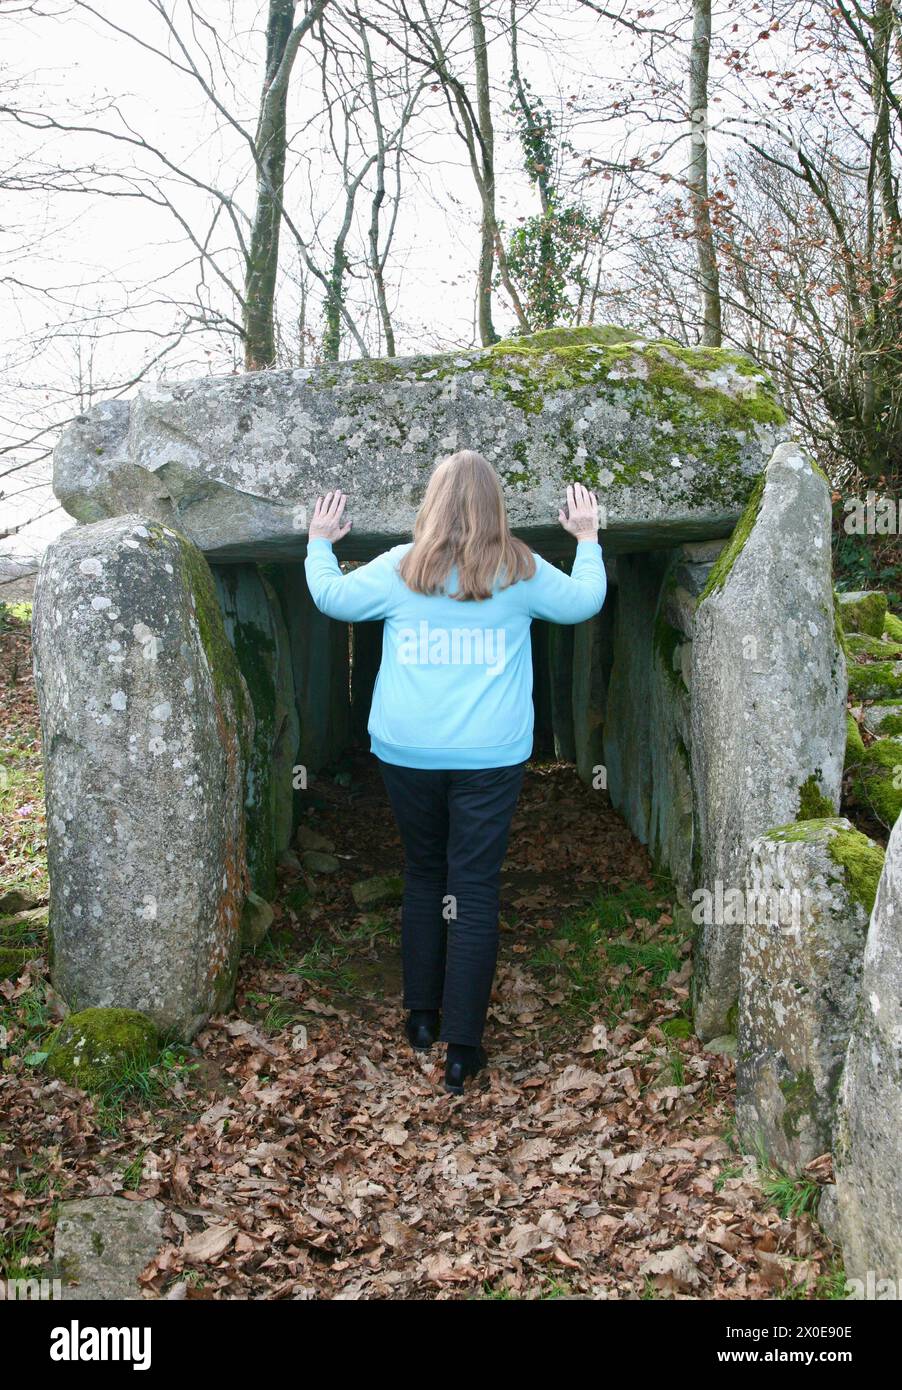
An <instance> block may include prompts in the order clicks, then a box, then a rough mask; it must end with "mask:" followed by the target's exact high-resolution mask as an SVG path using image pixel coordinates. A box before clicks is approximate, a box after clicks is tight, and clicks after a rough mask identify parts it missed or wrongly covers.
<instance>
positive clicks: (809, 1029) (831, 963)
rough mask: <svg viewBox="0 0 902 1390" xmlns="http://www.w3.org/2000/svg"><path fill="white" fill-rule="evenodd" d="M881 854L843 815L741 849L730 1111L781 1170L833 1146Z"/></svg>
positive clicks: (750, 1141) (794, 1169) (753, 1147)
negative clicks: (745, 852) (744, 860)
mask: <svg viewBox="0 0 902 1390" xmlns="http://www.w3.org/2000/svg"><path fill="white" fill-rule="evenodd" d="M882 865H883V850H882V849H880V848H879V846H878V845H876V844H875V843H874V841H873V840H869V839H868V838H867V836H865V835H862V834H861V832H860V831H858V830H855V829H853V827H852V826H851V825H850V823H849V822H848V821H847V820H844V819H842V818H840V817H836V818H833V819H825V820H812V821H798V822H796V823H795V824H792V825H785V826H781V827H780V828H778V829H776V830H771V831H769V832H768V833H767V834H766V835H763V836H760V837H759V838H758V839H756V840H754V841H753V842H752V846H751V849H750V851H749V858H748V866H747V869H746V876H745V885H744V887H745V895H746V900H745V905H744V912H743V913H742V915H741V916H740V922H741V920H742V916H744V917H745V925H744V927H743V928H742V933H741V934H742V950H741V956H740V968H739V1018H738V1029H737V1033H738V1036H737V1056H736V1118H737V1123H738V1128H739V1133H740V1136H741V1137H742V1139H743V1140H744V1141H745V1143H746V1144H747V1146H748V1148H749V1150H750V1151H751V1152H757V1150H758V1146H759V1145H760V1146H761V1147H763V1149H764V1152H765V1153H766V1154H767V1155H768V1157H769V1158H771V1159H772V1160H773V1161H774V1162H775V1163H776V1164H777V1165H778V1166H779V1167H781V1168H783V1169H784V1170H785V1171H787V1172H789V1173H798V1172H799V1171H800V1170H801V1169H802V1168H804V1166H805V1164H806V1163H810V1162H811V1160H812V1159H814V1158H817V1157H818V1155H820V1154H822V1153H827V1152H829V1150H830V1149H831V1148H832V1144H833V1120H834V1111H835V1107H836V1096H837V1089H838V1086H839V1080H840V1073H841V1071H842V1066H843V1061H844V1058H845V1055H846V1048H847V1046H848V1042H849V1035H850V1032H851V1029H852V1020H853V1017H854V1014H855V1010H856V1008H857V1005H858V997H859V990H860V985H861V968H862V958H863V955H864V944H865V937H866V936H867V930H868V921H869V918H870V914H871V908H872V907H873V903H874V893H875V891H876V887H877V880H878V878H879V876H880V870H881V868H882ZM736 929H737V930H738V928H736Z"/></svg>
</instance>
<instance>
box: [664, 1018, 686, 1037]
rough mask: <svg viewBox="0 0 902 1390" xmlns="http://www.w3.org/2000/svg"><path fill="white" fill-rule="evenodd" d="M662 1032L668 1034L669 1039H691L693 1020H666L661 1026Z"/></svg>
mask: <svg viewBox="0 0 902 1390" xmlns="http://www.w3.org/2000/svg"><path fill="white" fill-rule="evenodd" d="M661 1032H662V1033H666V1035H667V1037H668V1038H691V1037H692V1020H691V1019H690V1018H665V1019H664V1022H663V1023H662V1024H661Z"/></svg>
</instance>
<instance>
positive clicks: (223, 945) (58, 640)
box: [33, 516, 253, 1038]
mask: <svg viewBox="0 0 902 1390" xmlns="http://www.w3.org/2000/svg"><path fill="white" fill-rule="evenodd" d="M33 635H34V662H35V678H36V682H37V689H38V696H39V701H40V712H41V728H42V735H43V747H44V765H45V779H46V795H47V846H48V857H49V864H50V893H51V902H50V935H51V942H52V978H53V983H54V986H55V988H56V989H57V991H58V992H59V993H60V994H61V995H62V997H63V999H65V1000H66V1002H67V1003H68V1004H69V1006H70V1007H71V1008H72V1009H73V1010H80V1009H85V1008H89V1007H93V1006H97V1007H105V1008H110V1007H117V1008H128V1009H136V1010H139V1011H141V1012H143V1013H146V1014H148V1015H149V1016H150V1017H151V1018H152V1019H153V1021H154V1022H155V1023H156V1025H157V1026H158V1028H159V1029H160V1030H161V1031H163V1032H173V1033H175V1034H177V1035H179V1036H180V1037H182V1038H190V1037H191V1036H192V1034H193V1033H194V1032H196V1030H197V1028H198V1027H199V1026H200V1025H201V1023H202V1022H203V1021H204V1019H205V1018H207V1016H208V1015H209V1014H210V1013H211V1012H213V1011H214V1010H216V1009H219V1008H221V1007H223V1006H224V1005H225V1004H226V1003H227V1002H228V1001H229V999H230V998H231V993H232V989H233V986H234V976H235V970H236V968H237V956H238V950H239V942H240V920H241V909H242V906H243V904H244V898H245V892H246V887H247V882H246V870H245V844H244V780H245V768H246V760H247V756H248V751H249V746H250V738H251V734H252V730H253V715H252V711H251V707H250V702H249V700H248V696H247V690H246V687H245V685H244V681H243V680H242V677H241V674H240V672H239V670H238V666H237V663H236V661H235V656H234V653H233V651H232V648H231V647H230V645H229V643H228V641H227V639H226V636H225V632H224V628H223V620H222V614H221V612H220V608H219V604H218V602H217V598H216V593H215V589H214V584H213V577H212V575H211V573H210V569H209V567H208V565H207V563H206V561H205V560H204V558H203V556H202V555H201V554H200V552H199V551H198V550H197V549H196V547H195V546H193V545H192V544H191V542H190V541H188V540H186V539H185V537H184V536H181V535H179V534H178V533H177V532H176V531H173V530H172V529H171V528H169V527H166V526H162V525H160V524H159V523H157V522H153V521H150V520H149V519H147V518H145V517H140V516H121V517H116V518H113V519H112V520H109V521H99V522H96V523H94V524H92V525H87V526H79V527H76V528H75V529H74V530H71V531H67V532H65V533H64V534H63V535H62V536H60V537H59V539H58V540H56V541H54V543H53V544H52V545H51V546H49V548H48V549H47V551H46V552H45V555H44V558H43V560H42V563H41V568H40V573H39V575H38V581H37V587H36V590H35V599H34V633H33Z"/></svg>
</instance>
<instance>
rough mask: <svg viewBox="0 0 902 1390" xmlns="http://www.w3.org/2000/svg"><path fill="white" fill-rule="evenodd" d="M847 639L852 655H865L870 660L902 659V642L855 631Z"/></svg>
mask: <svg viewBox="0 0 902 1390" xmlns="http://www.w3.org/2000/svg"><path fill="white" fill-rule="evenodd" d="M847 641H848V646H849V651H850V652H851V654H852V656H858V657H862V656H863V657H866V658H867V659H868V660H869V661H899V660H900V659H902V642H891V641H887V640H885V639H884V638H882V637H866V636H865V635H864V634H863V633H859V632H853V633H852V634H851V636H849V637H848V638H847Z"/></svg>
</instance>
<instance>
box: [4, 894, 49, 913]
mask: <svg viewBox="0 0 902 1390" xmlns="http://www.w3.org/2000/svg"><path fill="white" fill-rule="evenodd" d="M40 901H41V900H40V898H39V897H38V895H37V894H36V893H29V892H28V891H27V889H22V888H8V889H7V891H6V892H5V893H0V917H9V916H12V915H14V914H15V913H17V912H27V911H29V909H30V908H34V907H37V906H38V904H39V903H40Z"/></svg>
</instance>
